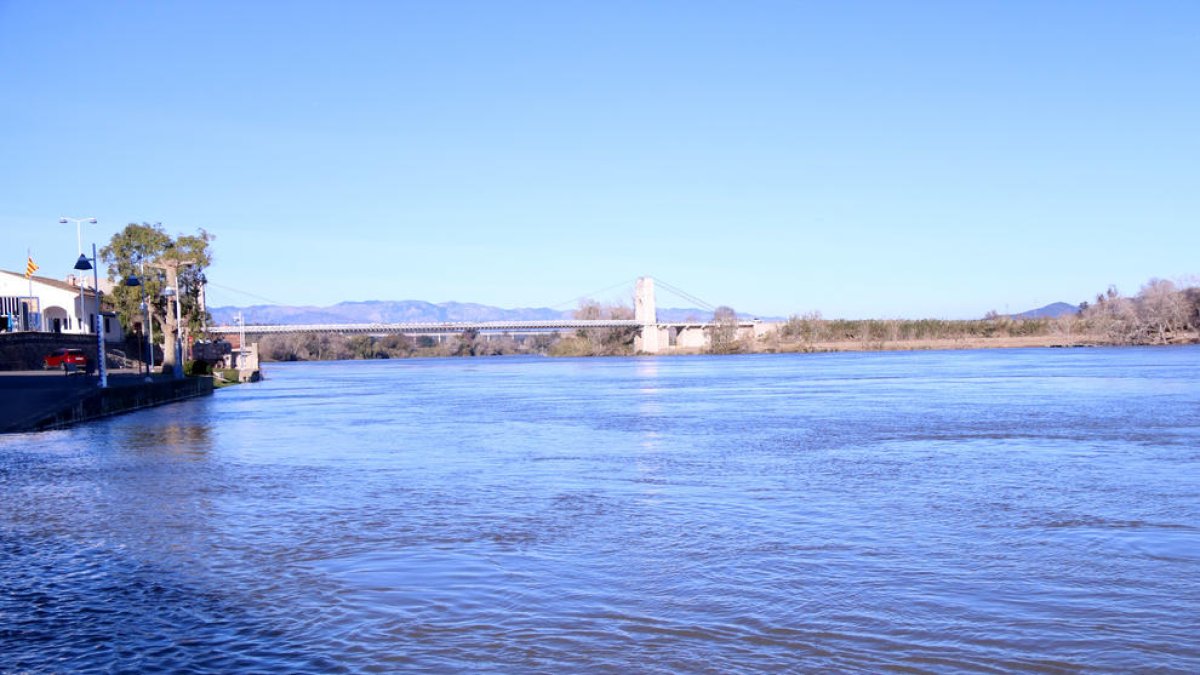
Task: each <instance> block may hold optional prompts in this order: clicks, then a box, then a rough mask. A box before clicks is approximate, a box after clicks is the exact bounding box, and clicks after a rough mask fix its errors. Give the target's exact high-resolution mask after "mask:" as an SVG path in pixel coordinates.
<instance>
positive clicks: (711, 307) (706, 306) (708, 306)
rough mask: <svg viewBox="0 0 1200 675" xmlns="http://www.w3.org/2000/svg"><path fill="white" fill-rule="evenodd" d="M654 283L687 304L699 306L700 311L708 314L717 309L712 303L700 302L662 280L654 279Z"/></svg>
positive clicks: (693, 296)
mask: <svg viewBox="0 0 1200 675" xmlns="http://www.w3.org/2000/svg"><path fill="white" fill-rule="evenodd" d="M654 281H655V283H656V284H658V285H659V286H662V287H663V288H665V289H667V290H668V291H670V292H671V293H673V294H675V295H677V296H679V297H680V298H683V299H684V300H687V301H688V302H694V303H696V304H698V305H700V308H701V309H707V310H708V311H710V312H713V311H716V309H717V308H716V306H715V305H713V304H712V303H710V302H707V301H705V300H702V299H700V298H698V297H696V296H695V295H692V294H691V293H688V292H687V291H685V290H683V289H682V288H679V287H678V286H674V285H672V284H669V283H667V282H666V281H663V280H662V279H658V278H655V280H654Z"/></svg>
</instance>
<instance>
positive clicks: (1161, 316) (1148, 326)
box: [1137, 279, 1189, 343]
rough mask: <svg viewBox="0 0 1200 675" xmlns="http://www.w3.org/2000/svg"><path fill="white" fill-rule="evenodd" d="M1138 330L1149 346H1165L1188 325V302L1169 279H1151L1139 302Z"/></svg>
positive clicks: (1140, 294) (1144, 288)
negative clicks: (1174, 334)
mask: <svg viewBox="0 0 1200 675" xmlns="http://www.w3.org/2000/svg"><path fill="white" fill-rule="evenodd" d="M1137 300H1138V301H1137V317H1138V322H1139V328H1141V330H1142V333H1143V335H1144V336H1145V338H1146V339H1147V340H1148V341H1150V342H1156V343H1164V342H1167V340H1168V339H1169V338H1170V336H1171V335H1172V334H1173V333H1175V332H1176V331H1182V330H1184V329H1185V328H1186V327H1187V324H1188V309H1189V307H1188V302H1187V298H1186V297H1185V296H1184V295H1183V293H1180V292H1179V290H1178V289H1177V288H1175V284H1173V283H1171V282H1170V281H1167V280H1166V279H1151V280H1150V281H1148V282H1146V285H1145V286H1142V290H1141V292H1139V293H1138V298H1137Z"/></svg>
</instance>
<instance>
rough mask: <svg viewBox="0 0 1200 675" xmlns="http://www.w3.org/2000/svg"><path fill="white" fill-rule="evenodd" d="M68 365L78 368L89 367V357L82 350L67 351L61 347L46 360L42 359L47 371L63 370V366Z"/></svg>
mask: <svg viewBox="0 0 1200 675" xmlns="http://www.w3.org/2000/svg"><path fill="white" fill-rule="evenodd" d="M66 363H73V364H75V365H76V366H79V367H80V368H83V367H84V366H86V365H87V355H85V354H84V353H83V350H82V349H67V348H65V347H60V348H59V349H55V350H54V351H52V352H50V353H49V354H47V355H46V358H44V359H42V364H43V365H44V366H45V367H46V369H50V368H62V367H63V364H66Z"/></svg>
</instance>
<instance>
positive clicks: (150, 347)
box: [125, 265, 154, 381]
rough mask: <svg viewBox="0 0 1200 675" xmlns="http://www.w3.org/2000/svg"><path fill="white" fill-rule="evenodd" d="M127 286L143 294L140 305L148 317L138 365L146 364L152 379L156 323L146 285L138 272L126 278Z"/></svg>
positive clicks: (139, 350) (140, 344)
mask: <svg viewBox="0 0 1200 675" xmlns="http://www.w3.org/2000/svg"><path fill="white" fill-rule="evenodd" d="M142 274H143V275H145V274H146V268H145V265H143V266H142ZM125 285H126V286H137V287H138V290H140V291H141V294H142V304H141V305H140V306H139V307H140V309H141V310H142V313H143V314H144V315H145V317H146V331H147V332H146V344H145V349H143V345H142V341H141V340H138V366H139V368H140V367H141V365H142V364H143V363H145V364H146V380H147V381H149V380H150V373H152V372H153V371H154V324H152V323H150V305H148V304H146V287H145V286H144V285H143V284H142V280H141V279H139V278H138V276H137V275H136V274H130V275H129V276H128V277H126V278H125ZM147 351H149V357H150V358H149V359H147V358H146V353H147Z"/></svg>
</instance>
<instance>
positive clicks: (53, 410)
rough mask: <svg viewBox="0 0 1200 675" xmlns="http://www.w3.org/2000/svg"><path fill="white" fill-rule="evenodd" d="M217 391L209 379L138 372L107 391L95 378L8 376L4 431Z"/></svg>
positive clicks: (2, 395)
mask: <svg viewBox="0 0 1200 675" xmlns="http://www.w3.org/2000/svg"><path fill="white" fill-rule="evenodd" d="M212 391H213V382H212V378H208V377H188V378H184V379H182V380H174V379H168V378H158V379H154V380H153V381H150V382H146V381H145V380H144V379H143V378H141V377H138V376H136V375H116V376H113V377H110V378H109V387H108V388H106V389H101V388H99V387H98V386H96V378H94V377H86V376H73V377H67V376H63V375H57V374H53V373H50V374H6V375H4V376H3V377H0V433H18V432H26V431H43V430H46V429H57V428H60V427H65V426H69V425H71V424H76V423H79V422H86V421H88V420H94V419H99V418H101V417H108V416H110V415H117V414H120V413H125V412H130V411H133V410H139V409H142V408H149V407H152V406H156V405H162V404H164V403H171V402H173V401H182V400H185V399H189V398H196V397H199V396H207V395H210V394H212Z"/></svg>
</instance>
